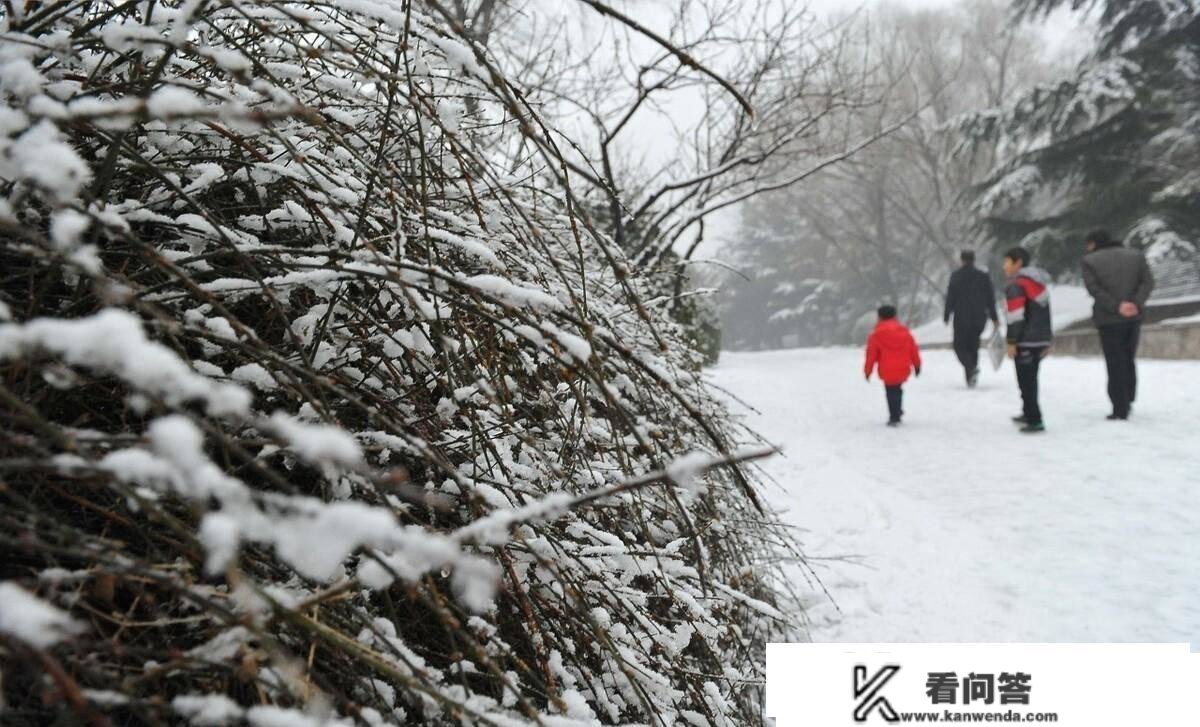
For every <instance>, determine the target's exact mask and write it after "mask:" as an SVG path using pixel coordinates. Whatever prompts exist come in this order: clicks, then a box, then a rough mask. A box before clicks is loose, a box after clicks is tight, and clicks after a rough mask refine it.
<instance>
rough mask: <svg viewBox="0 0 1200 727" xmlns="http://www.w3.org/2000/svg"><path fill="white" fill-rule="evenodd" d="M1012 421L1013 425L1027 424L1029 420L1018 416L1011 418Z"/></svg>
mask: <svg viewBox="0 0 1200 727" xmlns="http://www.w3.org/2000/svg"><path fill="white" fill-rule="evenodd" d="M1012 420H1013V424H1028V423H1029V418H1028V417H1026V416H1025V415H1024V414H1018V415H1017V416H1015V417H1013V418H1012Z"/></svg>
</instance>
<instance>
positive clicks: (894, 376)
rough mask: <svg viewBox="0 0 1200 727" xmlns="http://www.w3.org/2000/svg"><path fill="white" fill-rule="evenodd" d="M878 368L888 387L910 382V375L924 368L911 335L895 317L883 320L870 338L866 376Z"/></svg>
mask: <svg viewBox="0 0 1200 727" xmlns="http://www.w3.org/2000/svg"><path fill="white" fill-rule="evenodd" d="M876 365H878V366H879V378H881V379H883V383H884V384H886V385H888V386H899V385H900V384H903V383H904V382H905V381H908V374H909V372H910V371H911V370H912V369H914V368H916V369H919V368H921V351H920V349H918V348H917V342H916V340H915V339H913V337H912V333H911V332H909V330H908V329H907V328H905V326H904V324H903V323H901V322H900V321H898V320H896V319H895V318H888V319H886V320H882V321H880V322H879V323H878V325H876V326H875V330H874V331H872V332H871V336H870V337H869V338H868V339H867V363H866V365H864V366H863V373H865V374H866V375H867V376H870V375H871V372H873V371H874V370H875V367H876Z"/></svg>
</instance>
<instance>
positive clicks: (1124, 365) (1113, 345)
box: [1099, 321, 1142, 417]
mask: <svg viewBox="0 0 1200 727" xmlns="http://www.w3.org/2000/svg"><path fill="white" fill-rule="evenodd" d="M1099 328H1100V347H1101V348H1102V349H1104V363H1105V364H1107V365H1108V398H1109V399H1111V400H1112V406H1113V414H1116V415H1117V416H1119V417H1126V416H1129V408H1130V405H1131V404H1133V400H1134V399H1136V398H1137V363H1136V362H1135V361H1134V358H1135V357H1136V356H1137V348H1138V338H1139V337H1140V335H1141V331H1142V323H1141V321H1127V322H1124V323H1112V324H1110V325H1106V326H1100V327H1099Z"/></svg>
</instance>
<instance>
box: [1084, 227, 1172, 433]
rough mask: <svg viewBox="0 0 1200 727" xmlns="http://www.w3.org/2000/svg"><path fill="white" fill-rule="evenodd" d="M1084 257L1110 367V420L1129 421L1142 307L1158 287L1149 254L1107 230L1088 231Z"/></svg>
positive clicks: (1095, 319) (1094, 316) (1086, 280)
mask: <svg viewBox="0 0 1200 727" xmlns="http://www.w3.org/2000/svg"><path fill="white" fill-rule="evenodd" d="M1086 242H1087V250H1088V252H1087V254H1086V255H1084V256H1083V283H1084V285H1085V286H1087V291H1088V293H1090V294H1091V296H1092V298H1093V299H1094V300H1095V302H1094V304H1093V306H1092V321H1093V322H1094V323H1095V324H1096V329H1097V330H1098V331H1099V332H1100V347H1101V348H1102V349H1103V350H1104V363H1105V364H1106V365H1107V366H1108V398H1109V399H1110V400H1111V401H1112V413H1111V414H1109V415H1108V419H1109V420H1111V421H1125V420H1126V419H1128V418H1129V414H1130V413H1131V411H1132V409H1133V401H1134V399H1136V398H1137V363H1136V361H1135V359H1136V357H1137V348H1138V338H1139V337H1140V335H1141V329H1142V319H1143V311H1144V310H1145V308H1146V301H1147V300H1149V298H1150V293H1151V292H1153V290H1154V275H1153V274H1152V273H1151V272H1150V265H1149V263H1147V262H1146V256H1145V255H1143V254H1142V253H1141V252H1139V251H1137V250H1134V249H1131V248H1128V247H1123V246H1122V245H1121V243H1120V242H1118V241H1117V240H1114V239H1113V238H1112V237H1111V236H1110V235H1109V234H1108V233H1107V232H1105V231H1104V230H1096V231H1095V232H1092V233H1090V234H1088V237H1087V241H1086Z"/></svg>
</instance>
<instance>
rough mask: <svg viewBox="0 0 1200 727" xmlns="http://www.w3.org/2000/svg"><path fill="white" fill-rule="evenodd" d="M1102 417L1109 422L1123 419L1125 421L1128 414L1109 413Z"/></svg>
mask: <svg viewBox="0 0 1200 727" xmlns="http://www.w3.org/2000/svg"><path fill="white" fill-rule="evenodd" d="M1104 418H1105V419H1107V420H1109V421H1110V422H1123V421H1126V420H1128V419H1129V415H1128V414H1109V415H1108V416H1106V417H1104Z"/></svg>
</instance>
